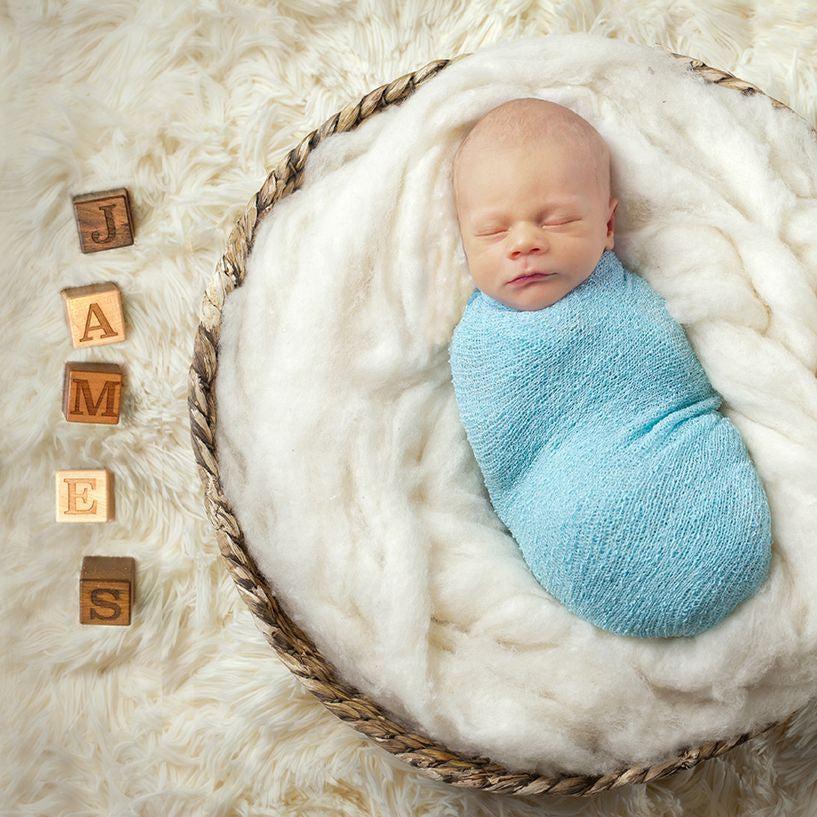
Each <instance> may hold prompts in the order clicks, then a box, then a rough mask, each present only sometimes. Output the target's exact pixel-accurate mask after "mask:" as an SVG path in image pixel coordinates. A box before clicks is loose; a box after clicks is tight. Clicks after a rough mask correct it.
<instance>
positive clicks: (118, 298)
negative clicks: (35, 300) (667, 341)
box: [60, 282, 125, 349]
mask: <svg viewBox="0 0 817 817" xmlns="http://www.w3.org/2000/svg"><path fill="white" fill-rule="evenodd" d="M60 295H62V299H63V301H64V302H65V316H66V319H67V321H68V328H69V329H70V330H71V343H73V345H74V348H75V349H82V348H84V347H86V346H102V345H103V344H106V343H121V342H122V341H123V340H125V317H124V314H123V312H122V294H121V293H120V291H119V287H118V286H117V285H116V284H114V283H113V282H107V283H104V284H87V285H86V286H80V287H66V288H65V289H61V290H60Z"/></svg>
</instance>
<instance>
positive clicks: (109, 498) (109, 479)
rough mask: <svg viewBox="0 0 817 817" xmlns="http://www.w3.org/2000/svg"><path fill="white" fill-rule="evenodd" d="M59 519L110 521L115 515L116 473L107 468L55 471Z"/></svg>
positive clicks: (58, 520) (64, 520)
mask: <svg viewBox="0 0 817 817" xmlns="http://www.w3.org/2000/svg"><path fill="white" fill-rule="evenodd" d="M55 478H56V489H57V522H110V521H111V520H112V519H113V518H114V501H113V474H112V473H111V472H110V471H109V470H108V469H107V468H91V469H71V470H64V471H57V472H56V473H55Z"/></svg>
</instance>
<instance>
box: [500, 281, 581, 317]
mask: <svg viewBox="0 0 817 817" xmlns="http://www.w3.org/2000/svg"><path fill="white" fill-rule="evenodd" d="M574 288H575V287H574V286H566V285H565V281H564V279H562V280H559V279H558V278H556V277H555V276H554V277H553V278H545V279H541V280H538V281H530V282H529V283H525V284H522V285H521V286H519V285H516V286H509V285H505V286H503V287H501V289H500V291H499V292H497V293H496V294H495V295H492V296H491V297H492V298H494V299H495V300H497V301H500V302H501V303H503V304H505V306H509V307H511V308H512V309H516V310H519V311H520V312H534V311H537V310H539V309H547V307H549V306H552V305H553V304H555V303H556V302H557V301H559V300H561V299H562V298H564V296H565V295H567V293H568V292H570V291H571V290H572V289H574Z"/></svg>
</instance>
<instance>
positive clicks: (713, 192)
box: [216, 33, 817, 774]
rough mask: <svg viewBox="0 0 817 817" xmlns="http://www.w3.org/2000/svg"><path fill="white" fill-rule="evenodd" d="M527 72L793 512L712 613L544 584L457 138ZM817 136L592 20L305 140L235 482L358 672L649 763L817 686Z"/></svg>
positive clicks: (322, 638) (248, 351)
mask: <svg viewBox="0 0 817 817" xmlns="http://www.w3.org/2000/svg"><path fill="white" fill-rule="evenodd" d="M522 96H537V97H541V98H544V99H550V100H553V101H556V102H558V103H561V104H562V105H566V106H568V107H571V108H573V109H574V110H575V111H577V112H578V113H579V114H581V115H582V116H583V117H585V118H586V119H587V120H588V121H590V122H591V123H592V124H593V125H594V126H595V127H596V129H597V130H598V131H599V132H600V133H601V135H602V136H603V137H604V138H605V139H606V141H607V143H608V144H609V146H610V149H611V152H612V156H613V188H614V195H615V196H617V197H618V198H619V199H620V202H621V203H620V205H619V209H618V215H617V233H616V252H617V253H618V255H619V257H620V258H621V259H622V262H623V263H624V264H625V265H626V266H627V267H628V268H630V269H632V270H633V271H634V272H636V273H638V274H640V275H643V276H644V277H645V278H646V280H647V281H648V282H649V283H650V284H651V285H652V286H653V287H654V288H655V289H656V290H657V291H658V292H660V293H661V294H662V295H663V296H664V297H665V298H666V301H667V304H668V308H669V310H670V312H671V314H672V315H673V317H674V318H675V319H676V320H677V321H678V322H679V323H681V324H682V325H683V326H684V328H685V330H686V331H687V333H688V336H689V339H690V342H691V343H692V345H693V347H694V349H695V351H696V353H697V355H698V357H699V359H700V360H701V362H702V364H703V366H704V368H705V370H706V372H707V374H708V375H709V377H710V380H711V382H712V384H713V386H714V387H715V389H716V390H717V391H718V392H719V393H720V394H721V395H722V396H723V398H724V403H723V406H722V411H723V412H724V414H726V416H728V417H729V418H730V419H731V420H732V422H733V423H734V424H735V425H736V426H737V428H738V429H739V431H740V432H741V434H742V435H743V438H744V440H745V442H746V445H747V447H748V449H749V451H750V452H751V454H752V458H753V461H754V463H755V465H756V468H757V470H758V473H759V475H760V477H761V478H762V480H763V483H764V486H765V488H766V491H767V494H768V498H769V503H770V507H771V511H772V516H773V538H774V545H773V548H774V553H773V562H772V567H771V574H770V577H769V580H768V582H767V583H766V584H765V585H764V587H763V588H762V590H761V592H759V593H758V594H757V595H756V596H755V597H753V598H752V599H751V600H750V601H748V602H747V603H745V604H743V605H741V606H740V607H739V608H738V609H737V610H736V612H735V613H734V614H732V615H730V616H729V617H727V618H726V619H725V620H724V621H723V622H721V623H720V624H719V625H718V626H716V627H714V628H713V629H711V630H709V631H706V632H704V633H702V634H700V635H699V636H697V637H695V638H675V639H660V638H656V639H638V638H626V637H621V636H617V635H614V634H611V633H609V632H605V631H603V630H600V629H597V628H595V627H594V626H593V625H591V624H589V623H588V622H586V621H584V620H582V619H579V618H577V617H575V616H573V615H572V614H571V613H569V612H568V611H567V610H566V609H565V608H564V607H563V606H562V605H561V604H560V603H559V602H558V601H556V600H555V599H554V598H553V597H551V596H550V595H549V594H548V593H547V592H546V591H545V590H544V589H543V588H542V587H540V586H539V585H538V584H537V582H536V581H535V579H534V578H533V576H532V575H531V573H530V572H529V570H528V569H527V567H526V565H525V562H524V561H523V559H522V557H521V554H520V551H519V548H518V546H517V544H516V543H515V542H514V540H513V538H512V537H511V536H510V534H509V533H508V531H507V530H506V529H505V528H504V526H503V525H502V524H501V523H500V522H499V520H498V519H497V517H496V515H495V513H494V512H493V509H492V507H491V504H490V501H489V499H488V496H487V492H486V490H485V488H484V486H483V484H482V481H481V477H480V473H479V470H478V467H477V465H476V463H475V461H474V458H473V454H472V452H471V450H470V448H469V446H468V443H467V441H466V438H465V434H464V431H463V428H462V426H461V424H460V422H459V420H458V416H457V410H456V404H455V400H454V395H453V391H452V386H451V382H450V370H449V367H448V361H447V345H448V341H449V339H450V336H451V331H452V328H453V326H454V325H455V323H456V322H457V320H458V318H459V316H460V314H461V313H462V310H463V307H464V304H465V300H466V298H467V296H468V294H469V293H470V292H471V290H472V288H473V282H472V281H471V280H470V277H469V275H468V272H467V265H466V262H465V258H464V255H463V252H462V249H461V244H460V240H459V235H458V231H457V224H456V217H455V213H454V208H453V197H452V191H451V160H452V156H453V153H454V150H455V149H456V147H457V144H458V143H459V141H460V139H461V138H462V137H463V135H464V134H465V133H466V131H467V129H468V128H469V127H470V125H472V124H473V123H474V122H475V121H476V119H477V118H479V116H480V115H482V114H483V113H485V112H486V111H487V110H489V109H490V108H492V107H494V106H495V105H498V104H499V103H501V102H503V101H505V100H508V99H512V98H515V97H522ZM815 225H817V139H815V137H814V136H813V135H812V134H811V132H810V130H809V127H808V126H807V125H806V124H805V123H804V122H803V120H802V119H800V118H799V117H797V116H796V115H795V114H793V113H791V112H789V111H783V110H777V109H774V108H773V107H772V105H771V102H770V101H769V99H768V98H765V97H763V96H761V95H757V96H755V97H747V96H742V95H741V94H739V93H737V92H736V91H734V90H730V89H725V88H718V87H716V86H714V85H712V84H709V83H706V82H705V81H703V80H702V79H701V78H699V77H695V76H693V75H691V74H690V73H689V72H687V71H686V70H685V68H684V67H683V66H682V65H680V64H678V63H677V62H675V61H674V60H673V59H672V58H671V57H670V56H668V55H666V54H664V53H662V52H661V51H659V50H658V49H654V48H649V47H647V46H641V45H635V44H632V43H625V42H621V41H615V40H611V39H608V38H603V37H598V36H595V35H589V34H584V33H579V34H566V35H558V36H551V37H548V38H539V37H533V38H525V39H522V40H517V41H515V42H510V43H507V42H503V43H499V44H496V45H494V46H493V47H490V48H487V49H485V50H483V51H481V52H480V53H477V54H474V55H472V56H471V57H468V58H466V59H463V60H461V61H460V62H458V63H456V64H454V65H452V66H449V67H448V68H446V69H444V70H443V71H442V72H441V73H440V74H439V75H438V76H437V77H435V78H434V79H433V80H432V81H431V82H429V83H427V84H426V85H424V86H422V87H421V88H420V89H419V90H417V91H416V92H415V93H414V94H413V95H412V96H411V97H410V98H409V99H408V100H406V101H404V102H403V103H402V104H400V105H399V106H397V105H395V106H392V107H390V108H388V109H386V110H385V111H384V112H381V113H379V114H376V115H375V116H373V117H372V118H370V119H369V120H367V121H366V122H364V123H363V124H362V125H361V126H360V127H358V128H357V129H356V130H355V131H352V132H350V133H347V134H341V135H336V136H334V137H332V138H330V139H328V140H326V141H324V142H323V143H322V144H321V145H320V146H319V147H318V148H317V149H316V150H315V151H313V152H312V154H311V155H310V157H309V160H308V163H307V165H306V172H305V177H304V183H303V187H302V189H300V190H298V191H297V192H295V193H294V194H292V195H291V196H289V197H288V198H287V199H285V200H284V201H282V202H281V203H280V204H278V205H276V206H275V208H274V209H273V211H272V213H271V214H270V215H269V216H268V217H267V218H266V220H265V221H264V222H263V224H262V225H261V226H260V228H259V230H258V233H257V237H256V243H255V247H254V250H253V252H252V255H251V258H250V261H249V264H248V271H247V278H246V281H245V283H244V284H243V286H242V287H240V288H239V289H237V290H236V291H235V292H233V293H232V294H231V295H230V296H229V297H228V301H227V305H226V308H225V311H224V324H223V330H222V336H221V353H220V365H219V372H218V377H217V383H216V389H217V402H218V437H217V443H218V449H219V459H220V463H221V468H222V479H223V483H224V487H225V491H226V495H227V497H228V499H229V500H230V501H231V502H232V503H233V505H234V507H235V509H236V514H237V518H238V520H239V523H240V524H241V526H242V528H243V530H244V532H245V534H246V537H247V542H248V547H249V549H250V551H251V553H252V554H253V556H254V557H255V558H256V560H257V562H258V564H259V566H260V568H261V570H262V571H263V572H264V573H265V575H266V576H268V577H269V580H270V582H271V584H272V587H273V589H274V591H275V592H276V593H277V594H278V595H279V597H280V599H281V601H282V603H283V604H284V607H285V609H286V610H288V611H289V613H290V614H291V615H292V616H293V618H294V619H295V620H296V621H297V622H298V623H299V624H300V625H301V626H303V627H304V628H305V629H306V631H307V632H308V633H310V635H311V636H312V637H313V638H314V639H315V641H316V644H317V646H318V647H319V649H320V650H321V652H322V653H323V654H324V655H325V656H326V657H327V658H328V659H329V660H330V661H331V662H332V663H334V664H335V665H336V666H337V667H338V669H339V670H340V672H341V675H342V676H343V677H344V678H346V679H348V680H349V681H350V682H352V683H353V684H355V685H356V686H358V687H359V688H360V689H361V690H363V691H365V692H366V693H369V694H370V695H372V696H374V697H375V698H376V699H377V700H379V701H380V702H382V703H383V704H384V705H385V706H386V707H388V708H390V709H391V710H392V711H393V712H395V713H397V714H398V715H400V716H401V717H403V718H405V719H408V720H409V721H410V722H412V723H413V724H414V725H416V726H417V727H418V728H420V729H422V730H423V731H425V732H427V733H428V734H430V735H432V736H433V737H435V738H437V739H439V740H441V741H442V742H444V743H445V744H447V745H448V746H449V747H450V748H452V749H455V750H459V751H463V752H479V753H481V754H487V755H489V756H490V757H491V758H492V759H494V760H497V761H500V762H502V763H505V764H507V765H509V766H511V767H513V768H519V769H532V768H535V769H536V770H537V771H539V772H542V773H551V772H554V771H559V770H569V771H572V772H575V773H588V774H589V773H595V772H602V771H607V770H610V769H613V768H615V767H618V766H619V765H621V764H626V763H643V764H647V763H651V762H655V761H659V760H661V759H663V758H665V757H666V756H668V755H672V754H673V753H674V752H675V751H676V750H677V749H678V748H680V747H682V746H685V745H689V744H691V745H693V746H695V745H698V744H700V743H702V742H704V741H707V740H711V739H717V738H727V737H731V736H733V735H736V734H738V733H740V732H742V731H744V730H746V729H748V728H751V727H754V726H756V725H758V724H762V723H766V722H768V721H772V720H775V719H778V718H781V717H783V716H785V715H787V714H788V713H789V712H790V711H792V710H793V709H795V708H796V707H799V706H801V705H802V704H804V703H805V702H806V701H807V700H808V699H809V698H810V696H812V695H813V694H814V690H815V686H816V685H817V592H816V591H817V548H815V539H816V538H817V379H815V371H817V230H815Z"/></svg>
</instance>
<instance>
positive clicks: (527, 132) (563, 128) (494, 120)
mask: <svg viewBox="0 0 817 817" xmlns="http://www.w3.org/2000/svg"><path fill="white" fill-rule="evenodd" d="M517 147H518V148H530V149H533V150H536V149H537V148H539V149H543V148H545V147H548V148H551V149H555V150H558V149H562V150H565V151H569V153H570V155H571V157H573V158H575V159H576V160H577V161H579V162H581V163H583V164H586V165H587V166H588V167H590V168H591V170H592V174H591V175H592V178H593V180H594V182H595V184H596V187H597V190H598V195H599V196H600V197H603V199H602V200H603V201H604V203H605V204H606V203H607V202H608V201H609V199H610V194H611V178H610V150H609V148H608V147H607V144H606V142H605V141H604V139H603V138H602V137H601V135H600V134H599V132H598V131H597V130H596V129H595V128H594V127H593V126H592V125H591V124H590V123H589V122H588V121H587V120H586V119H583V118H582V117H581V116H579V115H578V114H577V113H576V112H575V111H572V110H571V109H570V108H566V107H564V106H563V105H559V104H557V103H555V102H550V101H548V100H545V99H537V98H536V97H524V98H521V99H511V100H509V101H508V102H504V103H502V104H501V105H498V106H497V107H495V108H492V109H491V110H490V111H488V113H486V114H485V115H484V116H483V117H482V118H481V119H480V120H479V121H478V122H477V123H476V124H475V125H474V126H473V127H472V128H471V130H470V131H469V132H468V134H467V135H466V136H465V138H464V139H463V140H462V142H461V143H460V145H459V147H458V148H457V151H456V153H455V154H454V161H453V174H454V179H453V181H454V195H455V199H456V200H457V202H459V192H460V190H461V189H462V183H463V180H464V179H466V178H467V175H468V167H469V165H470V163H471V162H474V161H490V158H491V152H492V151H493V150H495V149H496V148H517Z"/></svg>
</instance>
